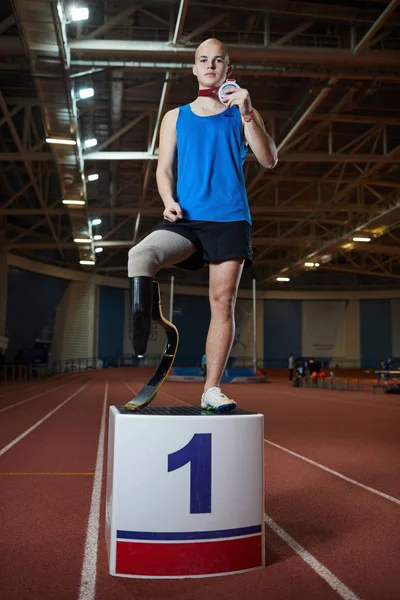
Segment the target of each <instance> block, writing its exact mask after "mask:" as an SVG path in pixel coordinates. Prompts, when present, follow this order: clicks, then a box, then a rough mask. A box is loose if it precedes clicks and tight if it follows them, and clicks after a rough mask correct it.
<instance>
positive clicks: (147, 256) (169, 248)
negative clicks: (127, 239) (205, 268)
mask: <svg viewBox="0 0 400 600" xmlns="http://www.w3.org/2000/svg"><path fill="white" fill-rule="evenodd" d="M195 250H196V248H195V246H194V244H192V242H191V241H189V240H188V239H186V238H184V237H183V236H182V235H179V234H178V233H174V232H173V231H166V230H165V229H159V230H157V231H153V232H152V233H150V234H149V235H148V236H147V237H145V238H144V240H142V241H141V242H140V243H139V244H137V246H134V247H133V248H131V249H130V250H129V253H128V277H138V276H144V277H152V278H153V277H155V276H156V273H157V272H158V271H159V270H160V269H162V268H164V267H172V265H175V264H176V263H179V262H180V261H182V260H185V259H186V258H189V256H190V255H191V254H193V252H194V251H195Z"/></svg>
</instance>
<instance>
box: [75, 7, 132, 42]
mask: <svg viewBox="0 0 400 600" xmlns="http://www.w3.org/2000/svg"><path fill="white" fill-rule="evenodd" d="M139 8H140V6H128V8H125V10H122V11H121V12H120V13H118V14H117V15H115V17H112V18H111V19H108V21H106V22H105V23H104V25H101V26H100V27H98V28H97V29H95V31H92V33H89V35H87V36H86V37H84V38H81V39H84V40H93V39H94V38H98V37H100V36H101V35H104V34H105V33H107V31H110V29H113V28H114V27H115V26H116V25H119V23H121V22H122V21H125V19H127V18H128V17H130V16H131V15H133V13H135V12H136V11H137V10H139Z"/></svg>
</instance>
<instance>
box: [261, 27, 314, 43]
mask: <svg viewBox="0 0 400 600" xmlns="http://www.w3.org/2000/svg"><path fill="white" fill-rule="evenodd" d="M312 25H314V23H313V22H312V21H310V22H308V23H300V25H297V27H295V28H294V29H292V31H289V32H288V33H285V35H283V36H282V37H280V38H279V39H278V40H277V41H276V42H274V43H273V44H271V48H275V47H276V46H283V45H284V44H286V43H287V42H291V41H292V40H293V39H294V38H295V37H296V35H299V33H303V31H306V30H307V29H309V28H310V27H311V26H312Z"/></svg>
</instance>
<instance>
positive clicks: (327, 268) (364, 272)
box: [320, 265, 400, 279]
mask: <svg viewBox="0 0 400 600" xmlns="http://www.w3.org/2000/svg"><path fill="white" fill-rule="evenodd" d="M320 268H322V269H323V270H324V271H340V272H341V273H356V274H357V275H372V276H374V275H376V276H378V277H388V278H391V279H400V273H397V274H396V273H389V272H386V273H382V272H380V271H373V270H368V269H362V268H361V267H360V268H359V269H351V268H349V267H346V266H343V267H342V266H335V265H321V267H320Z"/></svg>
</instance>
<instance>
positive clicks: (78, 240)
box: [74, 238, 91, 244]
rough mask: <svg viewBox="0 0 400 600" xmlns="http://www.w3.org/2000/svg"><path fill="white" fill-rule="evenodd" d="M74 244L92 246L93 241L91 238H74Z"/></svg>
mask: <svg viewBox="0 0 400 600" xmlns="http://www.w3.org/2000/svg"><path fill="white" fill-rule="evenodd" d="M74 242H75V243H76V244H90V242H91V239H90V238H74Z"/></svg>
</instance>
